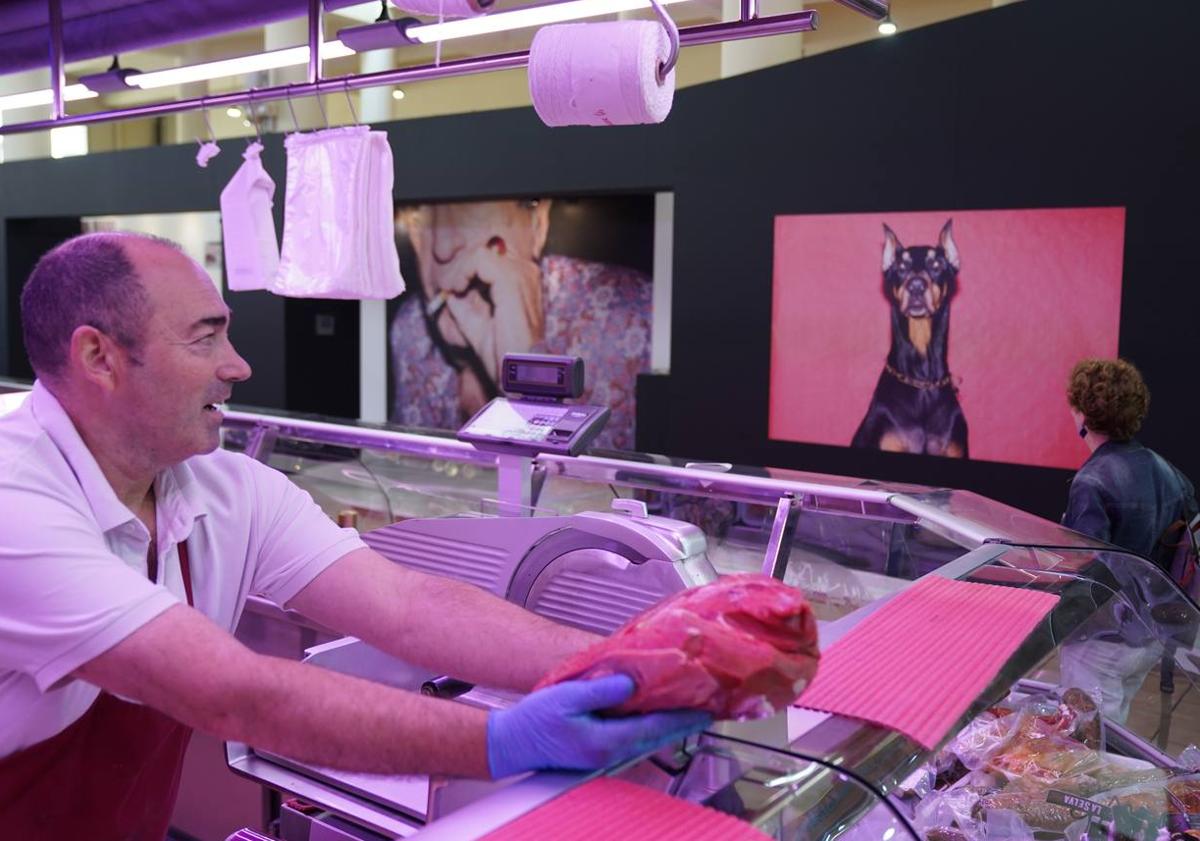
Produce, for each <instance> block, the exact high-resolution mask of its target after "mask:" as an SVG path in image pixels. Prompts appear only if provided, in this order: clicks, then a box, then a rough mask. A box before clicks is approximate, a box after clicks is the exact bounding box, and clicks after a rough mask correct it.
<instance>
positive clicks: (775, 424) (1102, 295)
mask: <svg viewBox="0 0 1200 841" xmlns="http://www.w3.org/2000/svg"><path fill="white" fill-rule="evenodd" d="M950 218H952V219H953V220H954V241H955V243H956V244H957V245H958V251H959V254H960V260H961V269H960V271H959V276H958V294H957V295H955V297H954V298H953V300H952V301H951V304H952V309H951V318H950V347H949V361H950V372H951V374H953V375H954V376H955V377H956V379H957V380H958V383H959V395H958V399H959V402H960V403H961V404H962V407H963V412H964V414H965V415H966V418H967V426H968V430H969V442H970V454H971V458H972V459H978V460H984V461H1004V462H1015V463H1018V464H1035V465H1045V466H1049V467H1066V468H1076V467H1078V466H1079V464H1080V463H1081V462H1082V461H1083V458H1084V456H1085V455H1086V451H1085V449H1084V447H1083V444H1082V443H1081V442H1080V440H1079V438H1078V436H1077V434H1076V433H1075V430H1074V429H1073V428H1072V422H1071V420H1070V416H1069V415H1068V414H1067V407H1066V401H1065V397H1064V391H1065V388H1066V379H1067V375H1068V374H1069V373H1070V371H1071V366H1072V365H1074V363H1075V362H1076V361H1077V360H1079V359H1081V358H1083V357H1088V356H1098V357H1114V356H1116V354H1117V328H1118V324H1119V322H1120V314H1121V313H1120V310H1121V265H1122V259H1123V249H1124V231H1125V209H1124V208H1120V207H1101V208H1077V209H1065V210H1064V209H1057V210H987V211H979V210H972V211H940V212H929V213H926V212H921V213H869V214H853V215H839V216H777V217H776V218H775V275H774V296H773V302H772V316H771V391H770V419H769V435H770V437H771V438H772V439H774V440H786V441H802V442H806V443H814V444H834V445H840V446H848V445H849V444H850V439H851V437H852V436H853V435H854V431H855V430H856V429H857V428H858V424H859V423H860V422H861V420H862V418H863V415H864V414H865V413H866V411H867V405H868V404H869V403H870V400H871V394H872V392H873V391H874V388H875V383H876V381H877V379H878V378H879V372H880V371H881V370H882V368H883V364H884V360H885V358H886V356H887V352H888V348H889V347H890V341H891V339H890V316H889V311H888V303H887V301H886V299H885V298H884V296H883V292H882V284H883V280H882V273H881V260H882V250H883V223H884V222H886V223H887V224H888V225H889V226H890V227H891V229H892V230H893V231H895V232H896V236H897V237H898V238H899V239H900V242H901V243H902V244H903V245H904V246H911V245H936V243H937V235H938V232H939V231H941V229H942V225H944V224H945V222H946V220H947V219H950Z"/></svg>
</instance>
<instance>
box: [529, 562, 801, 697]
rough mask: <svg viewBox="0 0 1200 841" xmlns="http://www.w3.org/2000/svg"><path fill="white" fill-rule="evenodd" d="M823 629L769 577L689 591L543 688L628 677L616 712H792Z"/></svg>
mask: <svg viewBox="0 0 1200 841" xmlns="http://www.w3.org/2000/svg"><path fill="white" fill-rule="evenodd" d="M820 656H821V655H820V650H819V649H818V648H817V623H816V620H815V619H814V618H813V615H812V610H811V608H809V606H808V602H807V601H805V599H804V595H803V594H802V593H801V592H800V591H799V590H797V589H795V588H794V587H789V586H787V585H785V584H783V583H781V582H779V581H776V580H775V579H774V578H769V577H767V576H765V575H758V574H746V575H728V576H725V577H723V578H721V579H720V580H719V581H716V582H714V583H712V584H708V585H705V586H703V587H697V588H695V589H691V590H684V591H682V592H680V593H676V594H675V595H674V596H671V597H670V598H668V599H666V600H665V601H663V602H660V603H659V604H657V605H655V606H654V607H652V608H650V609H649V610H647V611H646V612H645V613H643V614H642V615H640V616H638V617H636V618H635V619H632V620H630V621H629V622H628V623H626V624H625V625H623V626H622V627H620V628H618V629H617V631H616V632H615V633H614V634H613V635H612V636H611V637H609V638H608V639H606V640H604V641H602V642H599V643H596V644H595V645H593V646H591V647H589V648H587V649H584V650H583V651H581V652H579V653H578V654H576V655H574V656H572V657H569V658H567V659H566V660H564V661H563V662H562V663H560V664H559V665H558V666H557V667H556V668H554V669H553V670H552V671H551V672H550V673H549V674H548V675H546V676H545V677H544V678H542V680H541V682H540V683H539V684H538V687H539V688H540V687H542V686H548V685H550V684H552V683H559V682H561V681H564V680H572V679H576V678H599V677H604V676H605V675H611V674H616V673H622V674H627V675H629V676H630V677H631V678H633V680H634V682H635V683H636V684H637V689H636V691H635V692H634V694H633V697H631V698H630V699H629V700H628V701H626V702H625V703H624V704H622V705H621V706H619V707H617V708H616V709H615V710H614V712H618V713H632V712H650V711H652V710H666V709H679V708H685V707H686V708H691V709H701V710H707V711H708V712H711V713H712V714H713V715H714V716H715V717H716V718H761V717H764V716H768V715H772V714H773V713H774V712H775V711H776V710H781V709H784V708H786V707H787V706H788V705H789V704H791V703H792V702H793V701H794V700H795V699H796V697H797V696H798V695H799V694H800V693H801V692H802V691H803V690H804V687H805V686H807V685H808V682H809V681H810V680H812V677H813V675H814V674H816V671H817V659H818V658H819V657H820Z"/></svg>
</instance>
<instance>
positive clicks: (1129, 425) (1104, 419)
mask: <svg viewBox="0 0 1200 841" xmlns="http://www.w3.org/2000/svg"><path fill="white" fill-rule="evenodd" d="M1067 402H1068V403H1069V404H1070V405H1071V408H1072V409H1075V410H1076V411H1077V412H1082V413H1083V420H1084V424H1085V425H1086V426H1087V428H1088V429H1090V430H1092V431H1093V432H1096V433H1099V434H1100V435H1106V436H1108V437H1109V438H1112V439H1113V440H1114V441H1128V440H1129V439H1130V438H1132V437H1133V436H1134V434H1135V433H1136V432H1137V431H1138V430H1139V429H1140V428H1141V426H1142V419H1143V418H1145V417H1146V412H1147V411H1148V410H1149V409H1150V389H1148V388H1146V383H1145V381H1144V380H1143V379H1142V375H1141V373H1140V372H1139V371H1138V369H1137V368H1135V367H1134V366H1133V365H1132V364H1131V363H1129V362H1126V361H1125V360H1124V359H1084V360H1082V361H1081V362H1078V363H1076V365H1075V367H1074V368H1073V369H1072V370H1071V377H1070V379H1069V380H1068V381H1067Z"/></svg>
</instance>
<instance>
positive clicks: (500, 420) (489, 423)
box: [463, 400, 573, 441]
mask: <svg viewBox="0 0 1200 841" xmlns="http://www.w3.org/2000/svg"><path fill="white" fill-rule="evenodd" d="M571 408H573V407H571V406H555V405H545V404H538V403H518V402H516V401H512V400H496V401H493V402H492V403H490V404H489V405H488V406H487V408H486V409H485V410H484V411H482V412H480V413H479V414H478V415H476V416H475V417H474V418H473V419H472V420H471V422H470V423H469V424H467V426H466V427H465V428H464V429H463V431H464V432H466V433H467V434H468V435H486V436H487V437H489V438H504V439H507V440H510V441H545V440H546V439H547V438H548V437H549V436H550V433H551V431H552V430H553V429H554V428H555V426H556V425H557V424H558V422H559V421H561V420H562V419H563V416H564V415H566V414H567V412H568V411H569V410H570V409H571Z"/></svg>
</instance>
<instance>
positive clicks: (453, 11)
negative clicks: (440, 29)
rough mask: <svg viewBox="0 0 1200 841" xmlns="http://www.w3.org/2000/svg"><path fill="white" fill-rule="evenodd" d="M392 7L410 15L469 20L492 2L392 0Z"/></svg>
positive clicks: (487, 0)
mask: <svg viewBox="0 0 1200 841" xmlns="http://www.w3.org/2000/svg"><path fill="white" fill-rule="evenodd" d="M392 5H393V6H395V7H396V8H397V9H402V10H404V11H406V12H408V13H409V14H410V15H425V16H428V17H434V18H436V17H445V18H470V17H475V16H476V15H481V14H483V10H484V9H486V8H487V7H488V6H490V5H492V0H399V2H397V0H392Z"/></svg>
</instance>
